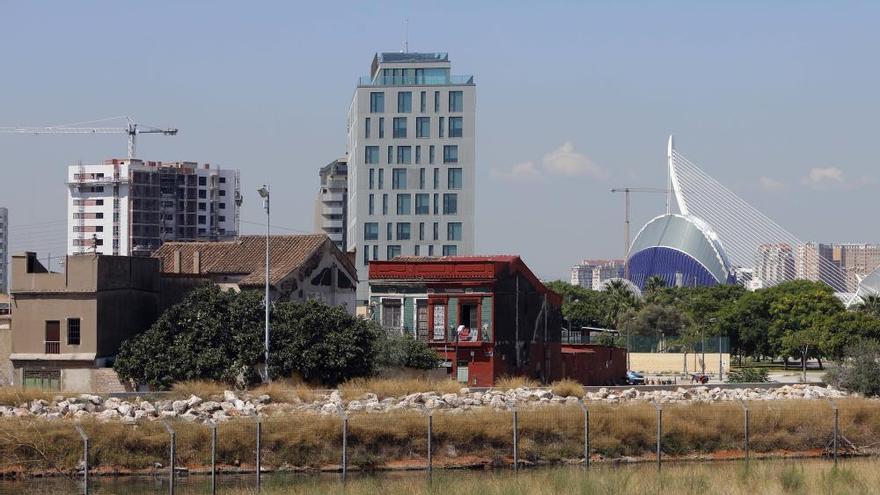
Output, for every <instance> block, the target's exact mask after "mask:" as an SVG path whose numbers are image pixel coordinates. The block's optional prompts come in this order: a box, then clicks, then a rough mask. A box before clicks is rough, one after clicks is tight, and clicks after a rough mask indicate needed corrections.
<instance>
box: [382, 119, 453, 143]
mask: <svg viewBox="0 0 880 495" xmlns="http://www.w3.org/2000/svg"><path fill="white" fill-rule="evenodd" d="M447 121H448V126H447ZM407 122H408V120H407V118H406V117H394V119H393V120H392V125H391V136H392V137H394V138H406V137H407V136H408V135H407V129H408V127H409V126H408V123H407ZM377 131H378V137H379V139H384V138H385V117H379V120H378V122H377ZM462 135H464V119H463V118H462V117H449V118H448V119H447V118H445V117H438V118H437V137H438V138H444V137H447V136H448V137H451V138H457V137H462ZM371 137H373V120H372V118H370V117H365V118H364V138H366V139H370V138H371ZM416 137H417V138H429V137H431V117H416Z"/></svg>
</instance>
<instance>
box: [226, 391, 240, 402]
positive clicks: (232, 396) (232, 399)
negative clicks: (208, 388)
mask: <svg viewBox="0 0 880 495" xmlns="http://www.w3.org/2000/svg"><path fill="white" fill-rule="evenodd" d="M235 399H238V396H237V395H235V392H233V391H232V390H224V391H223V400H224V401H225V402H235Z"/></svg>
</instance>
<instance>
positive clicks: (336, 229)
mask: <svg viewBox="0 0 880 495" xmlns="http://www.w3.org/2000/svg"><path fill="white" fill-rule="evenodd" d="M318 174H319V175H320V177H321V188H320V189H319V190H318V199H317V201H316V202H315V230H316V231H317V232H324V233H325V234H327V236H328V237H330V240H331V241H333V242H334V243H335V244H336V247H338V248H339V249H340V250H342V251H343V252H345V251H346V250H347V248H346V245H347V242H346V241H347V239H348V233H347V231H346V223H347V219H348V157H342V158H339V159H336V160H333V161H332V162H330V163H328V164H327V165H324V166H323V167H321V170H320V171H319V172H318Z"/></svg>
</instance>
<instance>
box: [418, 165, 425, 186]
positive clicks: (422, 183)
mask: <svg viewBox="0 0 880 495" xmlns="http://www.w3.org/2000/svg"><path fill="white" fill-rule="evenodd" d="M424 188H425V169H423V168H420V169H419V189H424Z"/></svg>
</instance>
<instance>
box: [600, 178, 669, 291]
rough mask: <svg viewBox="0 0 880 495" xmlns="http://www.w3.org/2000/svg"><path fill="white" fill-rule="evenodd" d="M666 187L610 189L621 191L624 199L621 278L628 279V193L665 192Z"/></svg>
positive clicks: (666, 191)
mask: <svg viewBox="0 0 880 495" xmlns="http://www.w3.org/2000/svg"><path fill="white" fill-rule="evenodd" d="M668 191H669V190H668V189H660V188H656V187H615V188H612V189H611V192H612V193H623V199H624V205H625V206H624V215H623V261H624V264H623V278H625V279H627V280H629V263H627V262H626V261H627V259H628V258H629V244H630V240H629V237H630V235H629V232H630V230H629V224H630V200H629V194H630V193H663V194H667V193H668Z"/></svg>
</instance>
